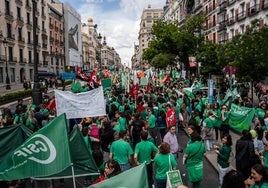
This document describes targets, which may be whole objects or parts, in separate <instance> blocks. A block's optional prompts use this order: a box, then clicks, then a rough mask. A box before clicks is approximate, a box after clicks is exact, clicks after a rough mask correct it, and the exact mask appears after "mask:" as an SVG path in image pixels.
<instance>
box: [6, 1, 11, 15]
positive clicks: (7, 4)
mask: <svg viewBox="0 0 268 188" xmlns="http://www.w3.org/2000/svg"><path fill="white" fill-rule="evenodd" d="M5 7H6V14H8V15H9V14H10V9H9V1H7V0H5Z"/></svg>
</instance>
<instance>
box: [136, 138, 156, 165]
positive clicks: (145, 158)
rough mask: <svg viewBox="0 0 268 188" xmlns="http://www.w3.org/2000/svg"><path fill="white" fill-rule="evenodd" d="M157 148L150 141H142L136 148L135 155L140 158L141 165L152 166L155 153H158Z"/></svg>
mask: <svg viewBox="0 0 268 188" xmlns="http://www.w3.org/2000/svg"><path fill="white" fill-rule="evenodd" d="M157 150H158V149H157V147H156V146H155V145H154V144H153V143H152V142H150V141H141V142H139V143H138V144H137V145H136V147H135V154H137V156H138V161H139V163H144V162H146V164H150V163H151V156H152V153H153V152H157Z"/></svg>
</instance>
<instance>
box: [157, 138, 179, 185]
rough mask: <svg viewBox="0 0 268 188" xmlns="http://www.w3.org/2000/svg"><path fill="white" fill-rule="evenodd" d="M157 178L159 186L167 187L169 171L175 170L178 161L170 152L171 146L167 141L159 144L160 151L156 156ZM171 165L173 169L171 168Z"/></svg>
mask: <svg viewBox="0 0 268 188" xmlns="http://www.w3.org/2000/svg"><path fill="white" fill-rule="evenodd" d="M154 166H155V170H156V172H155V180H156V184H157V187H158V188H166V183H167V174H166V173H167V172H168V171H170V170H172V169H173V170H175V169H176V166H177V161H176V160H175V158H174V156H173V155H171V154H170V146H169V144H168V143H166V142H162V143H161V144H160V146H159V153H158V154H156V156H155V158H154ZM170 167H171V169H170Z"/></svg>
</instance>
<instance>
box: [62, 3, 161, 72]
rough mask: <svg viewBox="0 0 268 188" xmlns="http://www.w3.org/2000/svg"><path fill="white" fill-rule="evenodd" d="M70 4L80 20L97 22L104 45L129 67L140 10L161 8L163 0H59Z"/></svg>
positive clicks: (135, 39) (136, 38)
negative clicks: (110, 48) (149, 7)
mask: <svg viewBox="0 0 268 188" xmlns="http://www.w3.org/2000/svg"><path fill="white" fill-rule="evenodd" d="M61 2H64V3H68V4H70V5H71V6H72V7H73V8H74V9H75V10H76V11H77V12H78V13H79V14H80V15H81V21H82V23H87V19H88V18H92V19H93V23H94V24H97V25H98V30H97V31H98V32H99V33H101V35H102V36H105V37H106V42H107V45H108V46H110V47H113V48H114V49H115V50H116V52H117V53H118V54H119V56H120V58H121V61H122V64H123V65H126V66H129V67H130V63H131V57H132V55H133V54H134V44H138V31H139V24H140V18H141V14H142V11H143V10H144V9H146V8H148V5H151V8H152V9H158V8H163V7H164V5H165V2H166V0H61Z"/></svg>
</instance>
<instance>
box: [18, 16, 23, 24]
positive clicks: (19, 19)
mask: <svg viewBox="0 0 268 188" xmlns="http://www.w3.org/2000/svg"><path fill="white" fill-rule="evenodd" d="M17 24H18V25H19V26H23V24H24V21H23V18H22V17H17Z"/></svg>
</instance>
